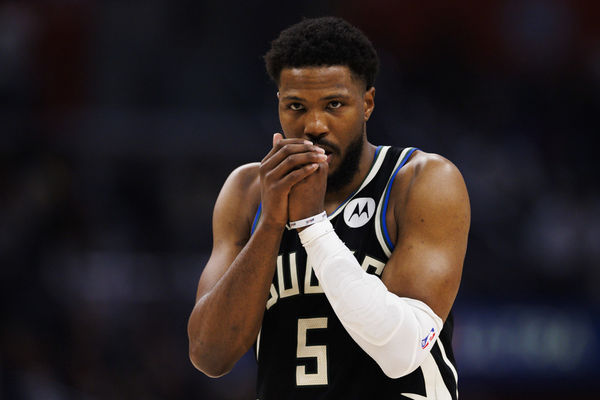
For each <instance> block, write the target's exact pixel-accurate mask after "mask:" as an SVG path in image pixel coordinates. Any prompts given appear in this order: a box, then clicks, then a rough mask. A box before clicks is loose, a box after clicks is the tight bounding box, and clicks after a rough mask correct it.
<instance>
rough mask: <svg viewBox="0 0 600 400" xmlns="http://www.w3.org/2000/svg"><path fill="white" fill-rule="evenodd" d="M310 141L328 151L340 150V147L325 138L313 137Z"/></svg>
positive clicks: (336, 151) (337, 151)
mask: <svg viewBox="0 0 600 400" xmlns="http://www.w3.org/2000/svg"><path fill="white" fill-rule="evenodd" d="M312 142H313V144H314V145H315V146H319V147H320V148H322V149H323V150H325V151H326V152H329V153H339V152H340V149H339V148H338V147H337V146H336V145H334V144H331V143H329V141H327V140H322V139H318V138H315V139H314V140H313V141H312Z"/></svg>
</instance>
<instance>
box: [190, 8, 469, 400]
mask: <svg viewBox="0 0 600 400" xmlns="http://www.w3.org/2000/svg"><path fill="white" fill-rule="evenodd" d="M265 60H266V64H267V70H268V72H269V74H270V76H271V77H272V78H273V80H274V81H275V83H276V84H277V87H278V89H279V91H278V93H277V96H278V99H279V118H280V122H281V127H282V130H283V132H282V133H276V134H275V135H274V136H273V147H272V149H271V150H270V151H269V152H268V153H267V155H266V156H265V157H264V158H263V160H262V161H261V162H260V163H253V164H248V165H244V166H242V167H239V168H238V169H236V170H235V171H233V173H232V174H231V175H230V176H229V178H228V179H227V181H226V182H225V184H224V186H223V189H222V191H221V193H220V194H219V197H218V199H217V202H216V205H215V210H214V223H213V232H214V243H213V250H212V254H211V257H210V259H209V261H208V263H207V265H206V267H205V268H204V272H203V273H202V276H201V278H200V281H199V284H198V291H197V297H196V304H195V306H194V309H193V311H192V313H191V316H190V319H189V326H188V334H189V343H190V358H191V360H192V363H193V364H194V365H195V366H196V368H198V369H199V370H201V371H202V372H204V373H205V374H206V375H208V376H211V377H218V376H221V375H224V374H226V373H227V372H228V371H230V369H231V368H232V367H233V365H234V364H235V363H236V361H237V360H239V359H240V357H242V355H243V354H244V353H246V352H247V351H248V350H249V349H250V348H251V347H252V346H254V350H255V353H256V357H257V361H258V384H257V398H258V399H260V400H270V399H403V398H410V399H456V398H457V397H458V390H457V379H458V378H457V373H456V368H455V365H454V356H453V353H452V347H451V339H452V328H453V322H452V314H451V308H452V304H453V302H454V299H455V297H456V294H457V291H458V287H459V283H460V279H461V272H462V265H463V260H464V256H465V251H466V246H467V234H468V230H469V224H470V206H469V199H468V195H467V190H466V187H465V184H464V181H463V179H462V176H461V174H460V172H459V171H458V170H457V168H456V167H455V166H454V165H453V164H452V163H451V162H449V161H448V160H446V159H444V158H443V157H441V156H438V155H435V154H429V153H426V152H424V151H421V150H417V149H415V148H411V147H407V148H395V147H389V146H374V145H372V144H371V143H369V141H368V139H367V134H366V122H367V121H368V120H369V117H370V116H371V113H372V112H373V108H374V104H375V103H374V97H375V88H374V87H373V83H374V79H375V74H376V72H377V68H378V60H377V55H376V53H375V50H374V48H373V46H372V44H371V43H370V42H369V40H368V39H367V38H366V37H365V36H364V35H363V34H362V33H361V32H360V31H359V30H357V29H356V28H354V27H353V26H351V25H349V24H348V23H347V22H345V21H343V20H341V19H337V18H331V17H327V18H318V19H306V20H303V21H302V22H300V23H298V24H296V25H294V26H291V27H290V28H288V29H286V30H284V31H283V32H282V33H281V34H280V36H279V38H278V39H276V40H275V41H274V42H273V43H272V47H271V49H270V51H269V52H268V53H267V55H266V56H265Z"/></svg>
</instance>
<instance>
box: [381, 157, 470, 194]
mask: <svg viewBox="0 0 600 400" xmlns="http://www.w3.org/2000/svg"><path fill="white" fill-rule="evenodd" d="M394 187H395V188H396V190H394V193H393V194H394V195H396V196H394V197H401V198H403V199H404V200H409V199H410V198H411V197H413V196H417V197H420V196H426V197H430V198H432V199H438V200H440V201H448V200H453V199H454V200H457V201H468V196H467V188H466V185H465V182H464V179H463V176H462V174H461V173H460V171H459V170H458V168H457V167H456V165H454V164H453V163H452V162H451V161H450V160H448V159H447V158H445V157H442V156H440V155H439V154H435V153H426V152H424V151H420V150H417V151H415V153H414V154H413V155H412V157H411V158H410V159H409V161H408V162H407V163H406V165H405V166H404V168H402V169H401V170H400V171H399V173H398V175H397V177H396V180H395V181H394V186H393V188H394Z"/></svg>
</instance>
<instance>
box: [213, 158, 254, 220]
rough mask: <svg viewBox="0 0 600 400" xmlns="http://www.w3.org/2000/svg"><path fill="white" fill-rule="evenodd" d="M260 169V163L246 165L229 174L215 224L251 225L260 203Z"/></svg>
mask: <svg viewBox="0 0 600 400" xmlns="http://www.w3.org/2000/svg"><path fill="white" fill-rule="evenodd" d="M259 168H260V163H250V164H244V165H242V166H240V167H237V168H236V169H235V170H233V171H232V172H231V174H229V177H228V178H227V180H226V181H225V184H224V185H223V188H222V189H221V193H220V194H219V197H218V199H217V204H216V205H215V212H214V219H213V222H214V223H217V224H219V223H220V222H221V221H223V222H225V221H231V222H233V221H237V224H239V223H240V222H241V221H244V222H245V223H246V224H244V225H247V224H249V223H250V221H251V220H252V218H253V217H254V215H253V214H254V212H255V211H256V209H257V208H258V204H259V203H260V176H259ZM240 220H241V221H240ZM215 228H217V229H218V227H216V226H215Z"/></svg>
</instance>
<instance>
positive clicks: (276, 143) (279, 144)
mask: <svg viewBox="0 0 600 400" xmlns="http://www.w3.org/2000/svg"><path fill="white" fill-rule="evenodd" d="M275 135H281V134H280V133H279V134H278V133H276V134H274V135H273V147H272V148H271V150H270V151H269V152H268V153H267V155H266V156H265V157H264V158H263V159H262V161H263V162H264V161H265V160H267V159H268V158H270V157H272V156H273V154H275V153H277V152H278V151H279V150H280V149H281V148H282V147H285V146H286V145H288V144H306V145H309V146H310V145H312V142H309V141H308V140H304V139H283V138H282V137H281V138H279V137H278V136H275ZM276 139H277V140H276Z"/></svg>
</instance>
